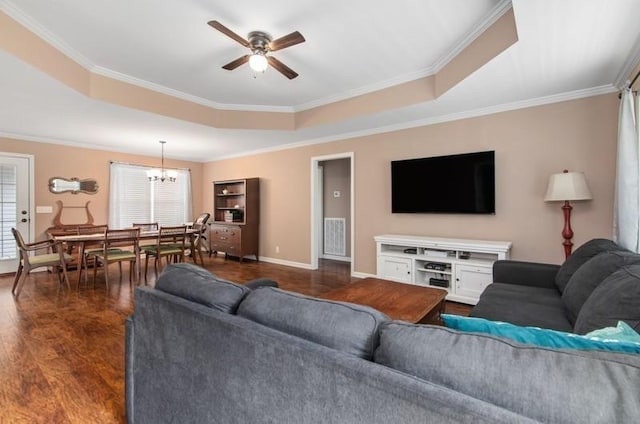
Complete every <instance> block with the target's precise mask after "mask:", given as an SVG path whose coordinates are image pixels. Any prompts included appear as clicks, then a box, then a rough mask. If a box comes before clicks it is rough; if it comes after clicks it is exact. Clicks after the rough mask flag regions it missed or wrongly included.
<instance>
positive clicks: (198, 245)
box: [191, 222, 207, 266]
mask: <svg viewBox="0 0 640 424" xmlns="http://www.w3.org/2000/svg"><path fill="white" fill-rule="evenodd" d="M192 229H193V233H192V234H191V237H193V242H192V243H191V245H192V246H193V250H194V251H193V252H191V256H193V262H195V263H196V264H197V263H198V257H199V258H200V263H201V264H202V266H204V259H202V247H203V245H204V243H203V240H204V233H205V232H206V229H207V226H206V225H205V224H202V223H199V222H194V223H193V227H192Z"/></svg>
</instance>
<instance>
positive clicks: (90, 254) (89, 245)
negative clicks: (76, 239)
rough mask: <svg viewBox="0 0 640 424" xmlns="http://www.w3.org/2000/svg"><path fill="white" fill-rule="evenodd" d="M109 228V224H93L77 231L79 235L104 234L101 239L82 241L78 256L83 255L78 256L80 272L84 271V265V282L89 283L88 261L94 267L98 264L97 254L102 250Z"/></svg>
mask: <svg viewBox="0 0 640 424" xmlns="http://www.w3.org/2000/svg"><path fill="white" fill-rule="evenodd" d="M108 229H109V226H108V225H93V226H91V227H78V229H77V233H78V235H87V236H92V235H95V236H100V235H101V236H102V237H101V239H100V240H91V241H84V242H82V249H80V250H81V252H78V256H80V255H82V257H78V260H79V262H80V263H79V264H78V272H79V273H82V268H83V267H84V282H85V284H87V275H88V274H89V270H88V263H89V262H91V263H92V265H93V267H96V266H97V263H96V261H95V254H96V253H98V252H102V244H103V243H104V237H105V235H106V233H107V230H108ZM78 284H80V275H78Z"/></svg>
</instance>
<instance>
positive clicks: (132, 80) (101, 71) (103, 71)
mask: <svg viewBox="0 0 640 424" xmlns="http://www.w3.org/2000/svg"><path fill="white" fill-rule="evenodd" d="M91 72H92V73H94V74H97V75H102V76H104V77H107V78H111V79H114V80H117V81H121V82H124V83H127V84H131V85H135V86H138V87H142V88H146V89H148V90H151V91H155V92H158V93H162V94H166V95H168V96H171V97H176V98H178V99H182V100H186V101H188V102H192V103H196V104H199V105H202V106H207V107H210V108H213V109H220V110H237V111H247V112H280V113H292V112H294V110H293V108H292V107H289V106H261V105H236V104H228V103H217V102H214V101H211V100H208V99H205V98H202V97H198V96H194V95H193V94H188V93H185V92H182V91H179V90H175V89H173V88H169V87H165V86H163V85H160V84H156V83H153V82H149V81H146V80H143V79H140V78H136V77H132V76H130V75H127V74H123V73H120V72H116V71H113V70H111V69H107V68H104V67H102V66H94V67H93V68H91Z"/></svg>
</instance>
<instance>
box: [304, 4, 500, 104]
mask: <svg viewBox="0 0 640 424" xmlns="http://www.w3.org/2000/svg"><path fill="white" fill-rule="evenodd" d="M512 7H513V5H512V3H511V0H501V1H500V3H498V4H497V5H496V6H495V7H494V8H493V9H492V10H491V12H490V13H489V15H487V16H486V17H485V18H484V20H483V21H482V22H481V23H480V24H479V25H478V26H477V27H474V28H473V29H472V30H471V31H469V32H468V33H467V34H465V35H464V36H463V37H462V38H461V39H460V41H459V42H457V43H456V44H455V45H454V46H453V48H452V49H451V50H450V51H449V52H447V53H446V54H445V55H443V56H442V57H440V58H439V59H438V60H436V62H435V63H434V64H433V65H431V66H430V67H428V68H425V69H422V70H419V71H415V72H410V73H408V74H404V75H400V76H397V77H394V78H391V79H388V80H385V81H380V82H377V83H374V84H369V85H365V86H362V87H359V88H355V89H352V90H347V91H344V92H342V93H340V94H335V95H331V96H327V97H323V98H321V99H317V100H312V101H310V102H306V103H302V104H299V105H296V106H293V110H294V112H301V111H304V110H308V109H313V108H316V107H320V106H325V105H328V104H331V103H336V102H339V101H342V100H347V99H350V98H353V97H357V96H362V95H364V94H369V93H373V92H375V91H380V90H384V89H386V88H390V87H394V86H396V85H400V84H404V83H406V82H409V81H415V80H417V79H420V78H425V77H428V76H430V75H434V74H436V73H438V72H439V71H440V70H441V69H442V68H444V67H445V66H446V65H447V63H449V62H450V61H451V60H452V59H453V58H455V57H456V56H458V55H459V54H460V53H461V52H462V51H463V50H464V49H466V48H467V47H468V46H469V45H470V44H471V43H473V42H474V41H475V39H476V38H478V37H479V36H480V35H481V34H482V33H484V32H485V31H486V30H487V29H488V28H489V27H490V26H491V25H493V24H494V23H495V22H496V21H497V20H498V19H500V18H501V17H502V15H504V14H505V13H507V11H509V10H510V9H511V8H512Z"/></svg>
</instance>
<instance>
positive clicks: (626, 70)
mask: <svg viewBox="0 0 640 424" xmlns="http://www.w3.org/2000/svg"><path fill="white" fill-rule="evenodd" d="M638 64H640V36H639V37H638V39H637V40H636V42H635V44H634V46H633V49H631V53H630V54H629V56H628V57H627V60H626V61H625V62H624V64H623V65H622V68H621V69H620V72H618V76H617V77H616V79H615V82H614V85H615V86H616V87H618V89H620V90H622V89H623V88H624V87H625V86H626V85H627V84H628V83H629V74H631V72H633V70H634V69H635V68H636V66H638Z"/></svg>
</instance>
